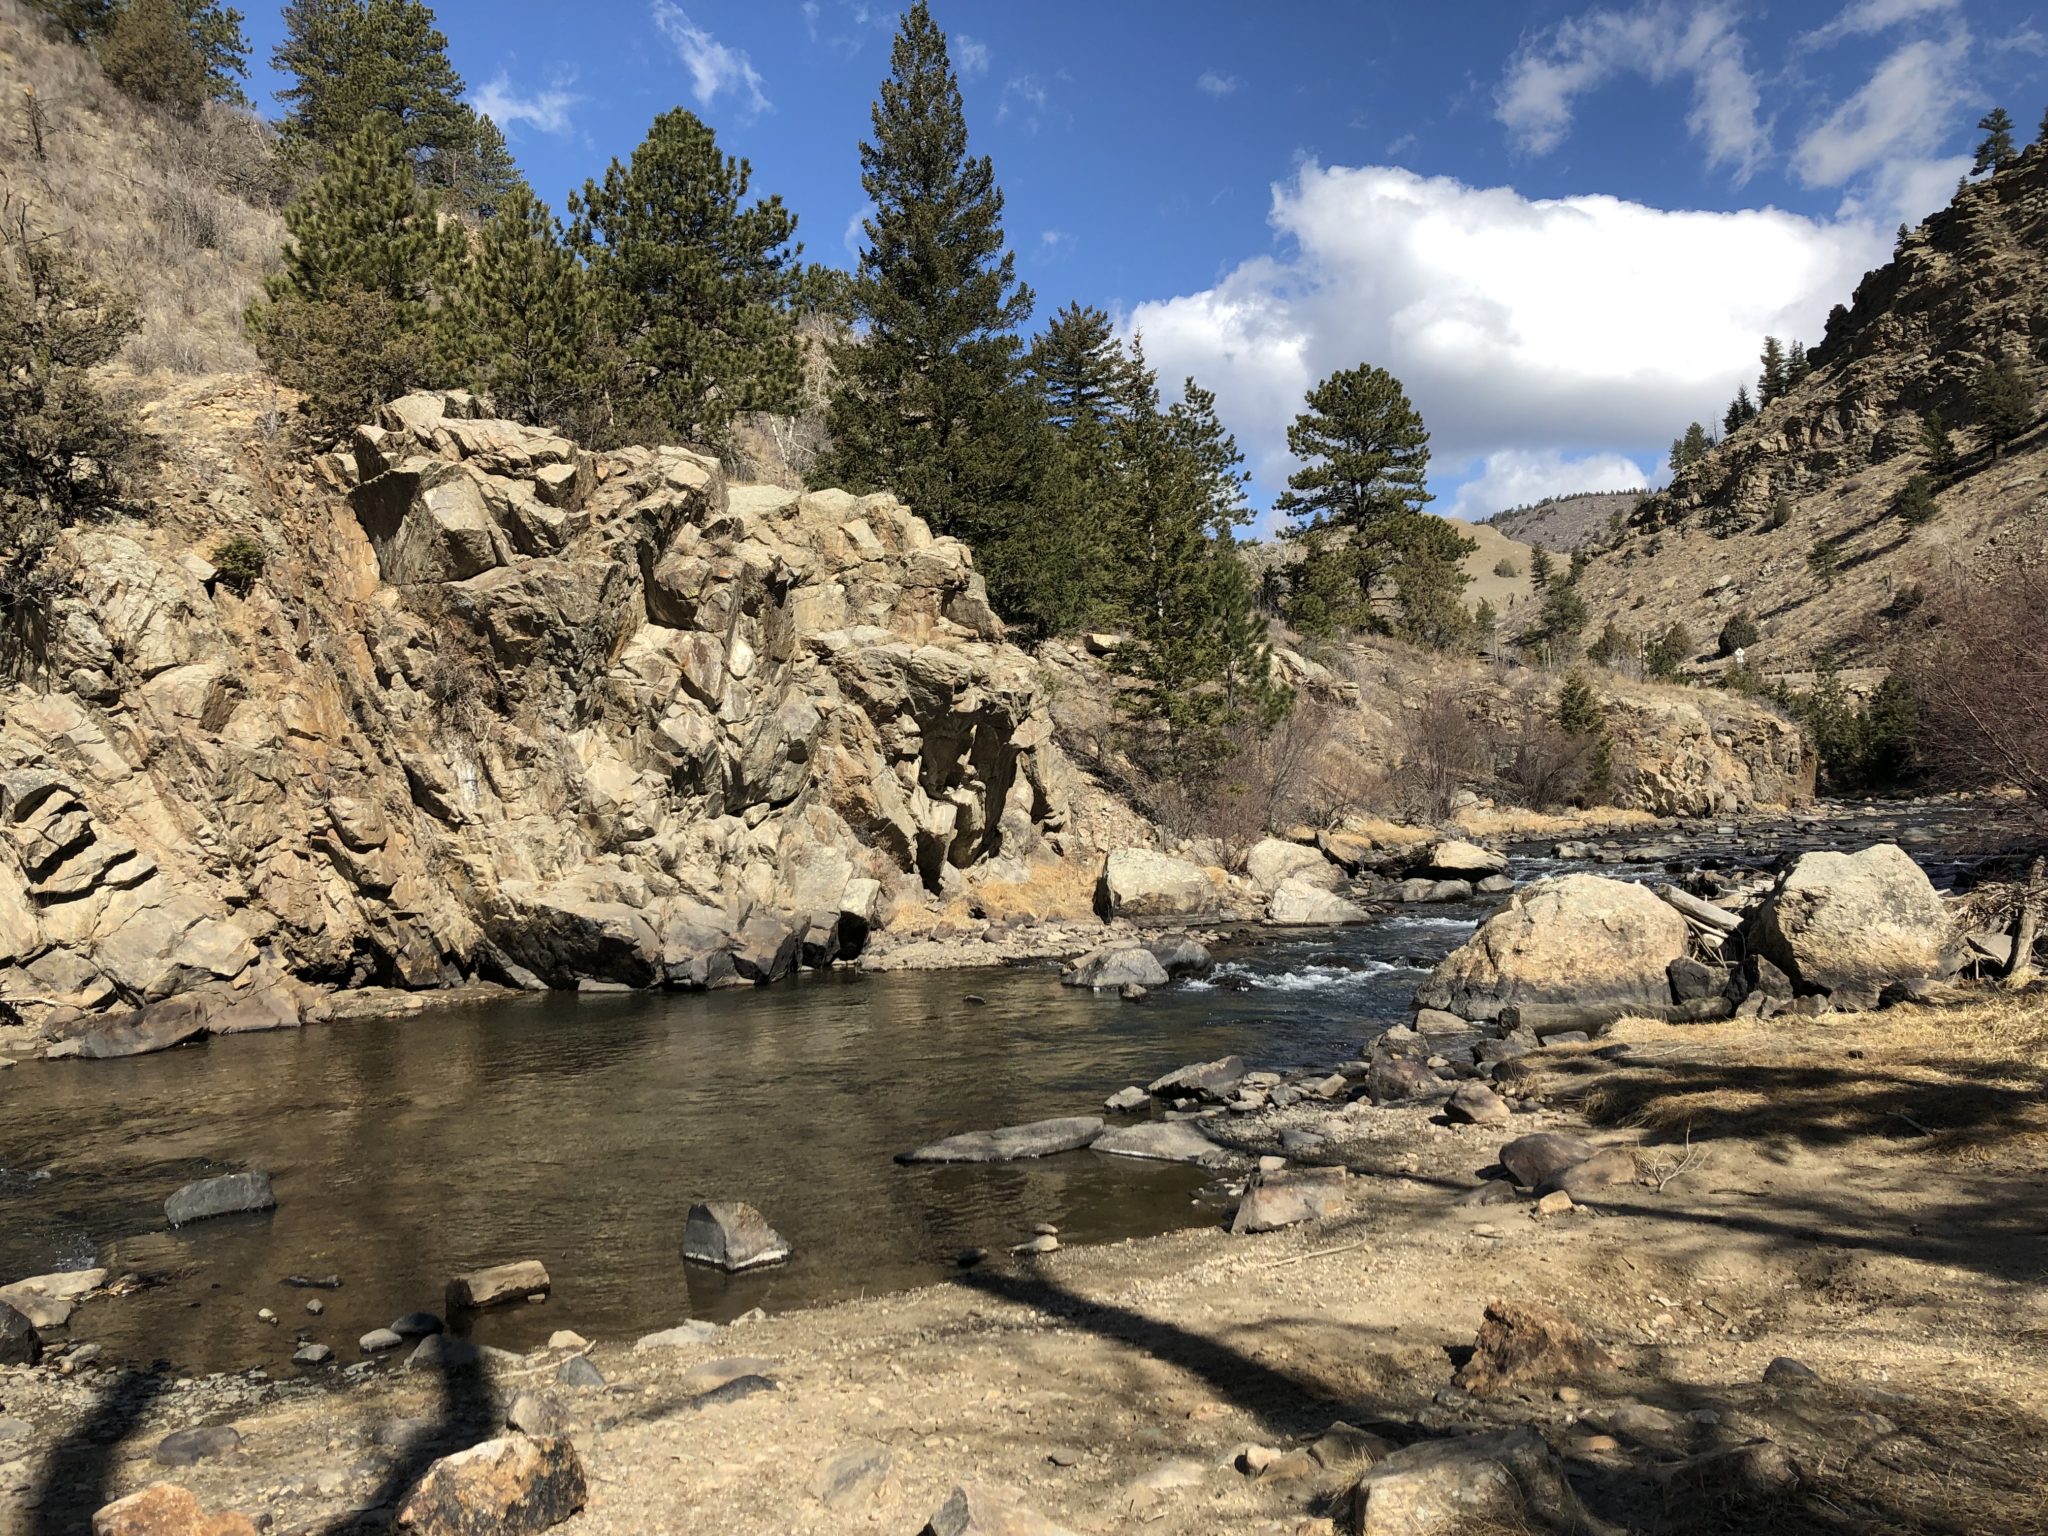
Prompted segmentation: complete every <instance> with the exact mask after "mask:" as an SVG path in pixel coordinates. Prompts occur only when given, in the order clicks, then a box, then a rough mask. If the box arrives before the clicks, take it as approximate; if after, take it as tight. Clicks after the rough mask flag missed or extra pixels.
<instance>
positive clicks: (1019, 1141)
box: [896, 1115, 1102, 1163]
mask: <svg viewBox="0 0 2048 1536" xmlns="http://www.w3.org/2000/svg"><path fill="white" fill-rule="evenodd" d="M1101 1134H1102V1121H1101V1120H1100V1119H1099V1118H1098V1117H1097V1116H1094V1115H1071V1116H1068V1117H1067V1118H1065V1119H1061V1120H1034V1121H1032V1122H1031V1123H1030V1124H1029V1125H1007V1126H1004V1127H1002V1128H1001V1129H1000V1130H994V1131H963V1132H962V1133H961V1134H959V1135H958V1136H948V1137H946V1138H945V1139H944V1140H942V1141H935V1142H933V1143H932V1144H931V1145H930V1146H928V1147H919V1148H918V1149H917V1150H916V1151H915V1152H903V1153H899V1154H898V1155H897V1158H896V1161H897V1162H899V1163H1007V1162H1012V1161H1014V1160H1016V1159H1018V1158H1025V1157H1050V1156H1051V1155H1052V1154H1053V1153H1055V1152H1074V1151H1078V1150H1079V1149H1080V1148H1082V1147H1085V1146H1087V1145H1088V1144H1089V1143H1090V1142H1092V1141H1093V1140H1095V1138H1096V1137H1097V1136H1100V1135H1101Z"/></svg>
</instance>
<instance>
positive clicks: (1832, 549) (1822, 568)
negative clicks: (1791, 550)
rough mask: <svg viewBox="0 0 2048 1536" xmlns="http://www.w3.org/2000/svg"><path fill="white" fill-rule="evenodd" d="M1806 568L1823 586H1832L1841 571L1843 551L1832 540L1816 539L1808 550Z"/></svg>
mask: <svg viewBox="0 0 2048 1536" xmlns="http://www.w3.org/2000/svg"><path fill="white" fill-rule="evenodd" d="M1806 568H1807V570H1808V571H1810V572H1811V573H1812V574H1813V578H1814V580H1816V581H1818V582H1819V583H1820V584H1821V585H1822V586H1824V587H1832V586H1833V585H1834V584H1835V577H1836V576H1837V575H1839V574H1840V573H1841V569H1842V551H1841V550H1840V549H1839V548H1837V547H1836V545H1835V544H1834V542H1833V541H1832V540H1829V539H1815V540H1814V541H1813V544H1812V546H1811V547H1810V548H1808V550H1807V551H1806Z"/></svg>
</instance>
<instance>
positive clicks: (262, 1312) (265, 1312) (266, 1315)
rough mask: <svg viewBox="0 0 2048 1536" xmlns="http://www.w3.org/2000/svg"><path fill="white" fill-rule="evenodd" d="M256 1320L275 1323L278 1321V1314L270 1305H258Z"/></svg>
mask: <svg viewBox="0 0 2048 1536" xmlns="http://www.w3.org/2000/svg"><path fill="white" fill-rule="evenodd" d="M256 1321H257V1322H259V1323H274V1322H276V1321H277V1314H276V1313H275V1312H273V1311H271V1310H270V1308H268V1307H258V1308H257V1309H256Z"/></svg>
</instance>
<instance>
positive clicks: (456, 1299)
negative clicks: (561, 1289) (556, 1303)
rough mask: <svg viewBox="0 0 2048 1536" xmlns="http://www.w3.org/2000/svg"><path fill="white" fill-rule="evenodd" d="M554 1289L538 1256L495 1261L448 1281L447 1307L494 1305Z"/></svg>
mask: <svg viewBox="0 0 2048 1536" xmlns="http://www.w3.org/2000/svg"><path fill="white" fill-rule="evenodd" d="M553 1289H554V1286H553V1284H552V1283H551V1282H550V1281H549V1279H548V1272H547V1269H546V1267H545V1266H544V1265H542V1264H541V1263H540V1261H539V1260H537V1259H520V1260H517V1261H516V1262H514V1263H511V1264H494V1265H492V1266H491V1267H489V1268H488V1269H473V1270H471V1271H470V1272H469V1273H468V1274H466V1275H457V1276H456V1277H455V1278H454V1279H453V1280H450V1281H449V1282H448V1310H449V1311H451V1312H454V1311H460V1310H463V1309H465V1308H466V1309H470V1310H475V1309H478V1308H482V1307H495V1306H499V1305H501V1304H503V1303H505V1302H508V1301H524V1300H525V1299H526V1298H527V1297H529V1296H533V1295H541V1296H545V1295H546V1294H547V1293H548V1292H549V1291H551V1290H553Z"/></svg>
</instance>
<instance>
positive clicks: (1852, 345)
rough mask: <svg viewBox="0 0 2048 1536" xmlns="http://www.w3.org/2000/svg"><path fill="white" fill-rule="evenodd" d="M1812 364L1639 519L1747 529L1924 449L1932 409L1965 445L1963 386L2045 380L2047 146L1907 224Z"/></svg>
mask: <svg viewBox="0 0 2048 1536" xmlns="http://www.w3.org/2000/svg"><path fill="white" fill-rule="evenodd" d="M1810 355H1811V359H1812V362H1813V365H1814V366H1813V371H1812V372H1811V373H1810V374H1808V376H1807V377H1806V378H1805V379H1804V380H1803V381H1801V382H1800V383H1799V384H1798V385H1797V386H1795V387H1794V388H1792V389H1791V390H1789V391H1787V392H1786V394H1785V395H1783V396H1782V397H1781V398H1779V399H1777V400H1775V401H1773V402H1772V403H1771V404H1770V405H1768V406H1766V407H1765V408H1764V411H1763V413H1762V414H1761V415H1760V416H1758V418H1757V419H1756V420H1755V421H1753V422H1751V423H1749V424H1748V425H1747V426H1744V427H1743V428H1741V429H1740V430H1738V431H1736V432H1735V433H1733V434H1731V435H1730V436H1729V438H1728V439H1727V441H1725V442H1724V443H1722V444H1720V445H1719V446H1718V447H1717V448H1715V449H1713V450H1711V451H1710V452H1709V453H1708V454H1707V455H1706V456H1705V457H1704V458H1703V459H1701V460H1700V461H1699V462H1697V463H1695V464H1692V465H1690V466H1688V467H1687V468H1686V469H1684V470H1681V471H1680V472H1679V473H1678V474H1677V475H1676V476H1675V477H1674V479H1673V481H1672V483H1671V485H1670V486H1669V488H1667V489H1666V490H1664V491H1662V492H1660V493H1659V494H1657V495H1655V496H1652V497H1650V498H1649V499H1648V500H1646V501H1645V502H1644V503H1643V504H1642V506H1641V507H1640V508H1638V509H1637V511H1636V513H1635V515H1634V518H1633V522H1634V523H1635V524H1636V525H1638V526H1640V527H1659V526H1668V525H1671V524H1673V523H1679V522H1684V521H1687V520H1691V519H1694V518H1697V519H1700V520H1702V521H1705V522H1707V523H1709V524H1711V525H1713V526H1714V527H1715V528H1717V529H1718V530H1721V531H1724V532H1735V531H1740V530H1742V529H1745V528H1747V527H1750V526H1751V525H1753V524H1754V523H1755V521H1756V520H1757V519H1758V518H1760V517H1762V516H1764V515H1765V514H1766V513H1768V512H1769V511H1770V509H1771V505H1772V503H1773V501H1775V500H1776V499H1777V498H1778V497H1780V496H1786V497H1794V498H1797V497H1805V496H1808V495H1811V494H1813V493H1815V492H1817V491H1821V490H1825V489H1828V488H1830V487H1833V486H1835V485H1837V484H1839V483H1840V482H1841V481H1843V480H1845V479H1846V478H1848V477H1849V476H1852V475H1854V474H1856V473H1857V472H1858V471H1861V470H1863V469H1866V468H1868V467H1870V466H1871V465H1874V464H1878V463H1882V462H1884V461H1886V460H1889V459H1893V458H1896V457H1898V456H1900V455H1902V454H1908V453H1911V454H1915V455H1917V454H1918V453H1919V452H1920V451H1921V446H1922V445H1921V440H1920V427H1921V422H1922V421H1923V420H1924V419H1925V417H1926V416H1927V414H1928V413H1929V412H1933V411H1939V412H1940V413H1941V414H1942V416H1943V418H1944V419H1945V420H1946V421H1947V422H1948V423H1949V424H1950V425H1951V426H1954V427H1960V428H1962V429H1963V430H1962V431H1961V432H1959V433H1958V439H1959V441H1960V443H1961V444H1962V445H1963V446H1964V447H1965V448H1968V447H1972V446H1976V445H1975V444H1974V442H1973V439H1972V437H1971V434H1970V432H1969V430H1968V427H1969V424H1970V423H1971V422H1972V421H1973V420H1974V419H1975V416H1976V409H1975V406H1974V405H1973V403H1972V400H1971V390H1972V386H1973V384H1974V382H1975V380H1976V378H1977V375H1978V374H1979V372H1980V371H1981V370H1982V369H1983V368H1984V367H1985V365H1986V364H1995V363H2001V362H2003V363H2010V364H2012V365H2013V366H2015V367H2017V368H2018V369H2019V370H2020V371H2021V372H2022V374H2023V375H2024V376H2025V377H2026V378H2027V379H2028V380H2029V381H2031V382H2032V383H2033V384H2034V385H2035V386H2036V387H2037V388H2038V387H2040V386H2042V385H2043V384H2048V150H2043V149H2041V148H2040V147H2038V146H2037V147H2034V148H2030V149H2029V150H2027V152H2026V153H2025V154H2024V155H2022V156H2021V157H2020V159H2019V160H2018V161H2017V162H2016V163H2015V164H2014V165H2012V166H2011V167H2010V168H2008V169H2007V170H2004V171H2001V172H2000V173H1998V174H1997V175H1995V176H1990V177H1987V178H1985V179H1984V180H1982V181H1978V182H1972V183H1970V184H1968V185H1967V186H1965V187H1964V188H1962V190H1961V191H1959V192H1958V193H1957V194H1956V197H1955V200H1954V201H1953V202H1952V203H1950V204H1949V205H1948V206H1947V207H1946V208H1943V209H1941V210H1940V211H1939V212H1937V213H1935V214H1933V215H1931V216H1930V217H1929V218H1928V219H1927V220H1926V221H1925V222H1924V223H1922V224H1921V225H1920V227H1919V228H1917V229H1913V230H1909V231H1907V232H1906V235H1905V238H1904V239H1902V240H1901V241H1900V243H1899V246H1898V250H1897V253H1896V254H1895V255H1894V257H1893V259H1892V260H1891V261H1890V262H1888V263H1887V264H1885V265H1884V266H1882V267H1880V268H1878V269H1877V270H1876V271H1874V272H1871V273H1869V274H1867V275H1866V276H1865V277H1864V279H1863V281H1862V282H1861V283H1860V284H1858V285H1857V288H1856V293H1855V297H1854V299H1853V300H1852V301H1851V302H1850V303H1849V304H1848V305H1847V306H1846V307H1845V308H1843V309H1841V310H1838V311H1837V314H1836V316H1835V319H1834V321H1833V323H1832V324H1831V325H1830V327H1829V329H1828V332H1827V335H1826V337H1825V338H1824V339H1823V340H1822V341H1821V343H1820V344H1819V345H1818V346H1816V347H1814V348H1813V350H1812V352H1811V354H1810Z"/></svg>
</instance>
